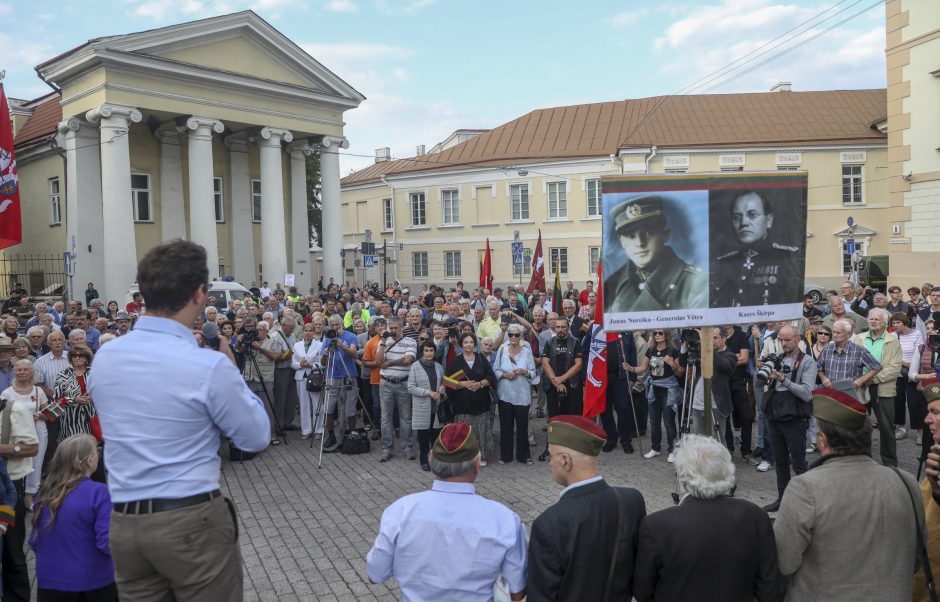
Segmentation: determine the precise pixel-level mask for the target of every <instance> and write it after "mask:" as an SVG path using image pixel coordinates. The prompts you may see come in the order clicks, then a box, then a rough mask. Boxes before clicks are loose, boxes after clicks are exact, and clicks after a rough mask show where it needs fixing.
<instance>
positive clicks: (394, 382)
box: [382, 376, 408, 385]
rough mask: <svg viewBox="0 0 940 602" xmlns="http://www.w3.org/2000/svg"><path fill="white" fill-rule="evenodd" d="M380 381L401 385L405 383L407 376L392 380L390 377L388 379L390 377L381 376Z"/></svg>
mask: <svg viewBox="0 0 940 602" xmlns="http://www.w3.org/2000/svg"><path fill="white" fill-rule="evenodd" d="M382 380H384V381H385V382H387V383H389V384H393V385H400V384H401V383H403V382H405V381H406V380H408V377H407V376H402V377H401V378H392V377H390V376H383V377H382Z"/></svg>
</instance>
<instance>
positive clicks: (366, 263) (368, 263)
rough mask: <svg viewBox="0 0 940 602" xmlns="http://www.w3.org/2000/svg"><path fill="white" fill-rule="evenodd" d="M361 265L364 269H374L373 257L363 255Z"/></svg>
mask: <svg viewBox="0 0 940 602" xmlns="http://www.w3.org/2000/svg"><path fill="white" fill-rule="evenodd" d="M362 265H363V267H366V268H374V267H375V255H363V256H362Z"/></svg>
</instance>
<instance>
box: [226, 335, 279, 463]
mask: <svg viewBox="0 0 940 602" xmlns="http://www.w3.org/2000/svg"><path fill="white" fill-rule="evenodd" d="M270 330H271V327H270V326H269V325H268V323H267V322H265V321H260V322H256V321H255V320H254V318H246V319H245V322H244V324H243V325H242V333H240V334H239V335H238V341H239V348H240V349H241V350H242V351H243V352H245V354H246V355H248V356H249V359H248V360H247V361H246V362H245V372H244V375H245V381H246V382H247V383H248V388H249V389H251V390H252V392H253V393H254V394H255V395H257V396H258V397H259V398H262V396H265V397H266V398H267V401H268V403H266V404H265V406H264V407H265V410H266V411H267V412H268V418H269V420H270V423H271V445H280V444H281V440H280V439H278V438H277V432H276V431H275V429H276V428H277V427H276V425H277V422H276V421H275V420H274V415H273V414H272V408H273V407H274V367H275V364H276V362H278V361H281V360H282V359H283V358H284V354H285V352H286V353H290V351H291V349H290V347H287V346H285V344H284V341H283V340H282V339H281V338H280V337H273V336H270V335H269V334H268V333H269V331H270ZM250 356H254V362H252V361H251V359H250ZM277 418H278V420H280V416H278V417H277Z"/></svg>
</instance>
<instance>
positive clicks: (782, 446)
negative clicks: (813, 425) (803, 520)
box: [768, 418, 809, 499]
mask: <svg viewBox="0 0 940 602" xmlns="http://www.w3.org/2000/svg"><path fill="white" fill-rule="evenodd" d="M768 424H769V425H770V444H771V445H772V446H773V450H774V460H775V461H776V468H777V499H780V498H781V497H783V492H784V491H785V490H786V488H787V485H789V484H790V466H791V465H792V466H793V473H794V474H797V475H801V474H803V473H804V472H806V429H808V428H809V420H808V419H806V418H797V419H794V420H787V421H785V422H778V421H775V420H770V421H768Z"/></svg>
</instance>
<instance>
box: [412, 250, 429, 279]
mask: <svg viewBox="0 0 940 602" xmlns="http://www.w3.org/2000/svg"><path fill="white" fill-rule="evenodd" d="M419 259H420V261H419ZM419 267H423V268H424V269H423V273H421V271H422V270H418V268H419ZM411 276H412V277H413V278H427V277H428V252H427V251H413V252H412V253H411Z"/></svg>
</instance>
